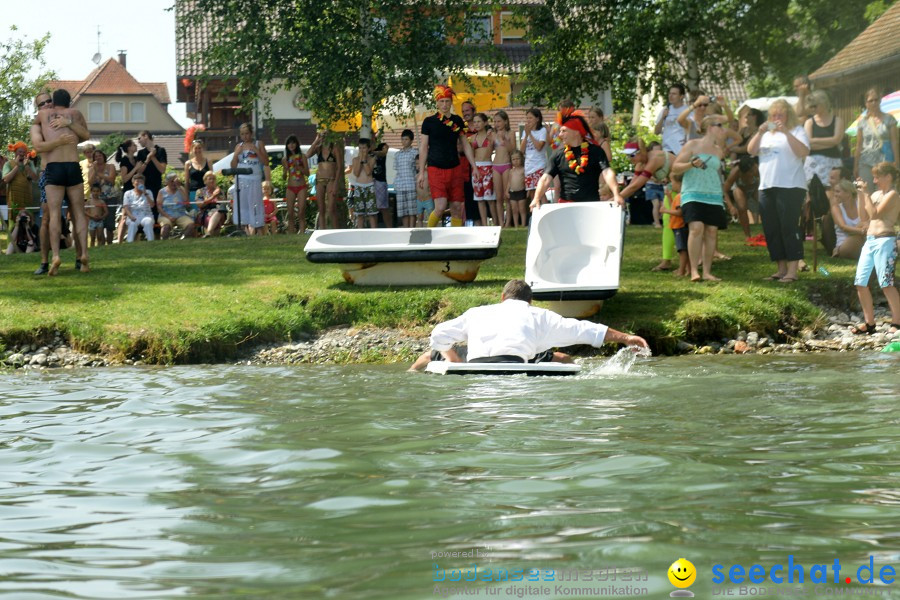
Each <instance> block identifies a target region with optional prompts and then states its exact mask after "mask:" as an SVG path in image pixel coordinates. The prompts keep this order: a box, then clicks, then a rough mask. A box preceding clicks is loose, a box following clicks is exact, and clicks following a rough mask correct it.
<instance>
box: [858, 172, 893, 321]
mask: <svg viewBox="0 0 900 600" xmlns="http://www.w3.org/2000/svg"><path fill="white" fill-rule="evenodd" d="M872 176H873V178H874V179H875V186H876V187H877V188H878V189H877V190H876V191H875V192H874V193H873V194H871V195H869V194H868V193H867V190H868V188H867V184H866V182H865V181H863V180H862V179H857V180H856V189H857V190H858V193H857V199H858V202H859V205H860V208H861V209H862V210H860V218H861V219H862V218H865V217H866V216H868V218H869V227H868V229H867V230H866V242H865V244H864V245H863V249H862V253H861V254H860V256H859V263H858V264H857V265H856V277H855V278H854V281H853V283H854V284H855V285H856V293H857V296H858V297H859V304H860V306H861V307H862V313H863V317H864V318H865V321H864V322H863V323H862V324H860V325H857V326H856V327H851V328H850V331H851V332H852V333H864V334H870V333H873V332H874V330H875V307H874V304H873V301H872V292H870V291H869V278H870V277H871V275H872V271H875V274H876V276H877V278H878V286H879V287H880V288H881V291H882V292H884V297H885V298H886V299H887V301H888V306H889V307H890V309H891V326H890V328H889V329H888V333H889V334H891V335H893V334H895V333H897V332H898V331H900V292H898V291H897V288H896V287H895V286H894V264H895V263H896V262H897V246H896V244H897V233H896V232H895V230H894V228H895V227H896V226H897V222H898V220H900V196H898V195H897V190H896V189H895V187H896V185H897V179H898V178H900V171H898V170H897V167H895V166H894V164H893V163H889V162H883V163H880V164H878V165H875V166H874V167H873V168H872ZM863 213H865V214H863Z"/></svg>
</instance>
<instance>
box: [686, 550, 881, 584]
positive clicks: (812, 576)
mask: <svg viewBox="0 0 900 600" xmlns="http://www.w3.org/2000/svg"><path fill="white" fill-rule="evenodd" d="M673 566H674V565H673ZM712 573H713V578H712V582H713V583H729V584H748V583H756V584H759V583H769V582H771V583H805V582H807V581H808V582H809V583H837V584H841V583H844V584H847V583H854V582H855V583H874V582H875V580H876V579H878V580H879V581H880V582H881V583H882V584H885V585H889V584H891V583H894V578H895V575H896V574H897V573H896V571H895V569H894V567H892V566H891V565H884V566H882V567H880V568H878V569H877V570H876V567H875V560H874V558H873V557H871V556H870V557H869V562H868V563H866V564H863V565H859V566H856V565H852V566H851V565H848V567H847V569H846V570H844V573H843V574H842V573H841V561H840V559H837V558H836V559H834V563H833V564H831V565H827V564H822V565H812V566H811V567H809V569H807V568H806V566H805V565H803V564H802V563H798V562H794V555H793V554H791V555H790V556H788V560H787V565H782V564H777V565H772V566H771V567H769V568H768V569H766V567H764V566H762V565H750V566H748V567H745V566H744V565H738V564H734V565H730V566H724V565H713V568H712ZM853 575H855V577H854V576H853ZM670 580H671V576H670Z"/></svg>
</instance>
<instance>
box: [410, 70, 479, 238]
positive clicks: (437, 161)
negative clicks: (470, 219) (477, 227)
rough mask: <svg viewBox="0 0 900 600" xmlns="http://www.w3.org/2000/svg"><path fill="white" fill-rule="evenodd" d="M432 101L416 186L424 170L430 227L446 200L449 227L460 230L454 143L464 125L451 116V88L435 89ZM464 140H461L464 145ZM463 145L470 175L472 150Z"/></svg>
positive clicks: (422, 183) (459, 189)
mask: <svg viewBox="0 0 900 600" xmlns="http://www.w3.org/2000/svg"><path fill="white" fill-rule="evenodd" d="M434 99H435V102H436V103H437V108H438V112H436V113H435V114H433V115H431V116H430V117H426V118H425V120H424V121H422V135H421V137H420V142H419V143H420V145H419V176H418V185H419V187H420V188H424V187H425V171H426V167H427V171H428V185H429V187H430V188H431V198H432V200H434V212H432V213H431V215H429V217H428V226H429V227H435V226H437V224H438V222H439V221H440V220H441V216H442V215H443V214H444V210H445V209H446V208H447V202H448V201H449V203H450V224H451V225H452V226H454V227H461V226H462V224H463V213H464V207H465V200H466V198H465V194H464V193H463V182H462V179H460V178H459V177H458V176H457V171H458V169H457V167H458V166H459V164H460V163H459V154H458V153H457V142H458V141H459V139H460V136H465V134H466V124H465V122H464V121H463V120H462V118H460V117H459V116H457V115H453V114H450V111H451V110H452V109H453V90H452V89H451V88H449V87H448V86H446V85H439V86H437V87H436V88H435V89H434ZM465 141H466V140H465V139H463V142H465ZM462 146H463V150H464V152H465V155H466V159H468V161H469V164H470V165H471V166H472V170H473V172H477V169H475V156H474V155H473V154H472V147H471V146H470V145H469V144H468V143H463V144H462Z"/></svg>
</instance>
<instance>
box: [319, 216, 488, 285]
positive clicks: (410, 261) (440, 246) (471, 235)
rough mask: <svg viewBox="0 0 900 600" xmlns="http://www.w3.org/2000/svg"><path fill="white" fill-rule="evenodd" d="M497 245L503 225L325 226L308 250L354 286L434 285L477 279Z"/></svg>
mask: <svg viewBox="0 0 900 600" xmlns="http://www.w3.org/2000/svg"><path fill="white" fill-rule="evenodd" d="M499 246H500V228H499V227H447V228H443V227H435V228H395V229H326V230H321V231H316V232H314V233H313V234H312V236H311V237H310V238H309V241H308V242H307V243H306V247H305V248H304V252H306V258H307V260H309V261H310V262H314V263H336V264H339V265H340V268H341V271H342V272H343V275H344V279H345V280H346V281H347V282H349V283H354V284H356V285H435V284H447V283H467V282H469V281H473V280H474V279H475V277H476V276H477V275H478V269H479V268H480V266H481V262H482V261H483V260H486V259H488V258H493V257H494V256H497V249H498V247H499Z"/></svg>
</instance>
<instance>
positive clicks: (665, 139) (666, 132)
mask: <svg viewBox="0 0 900 600" xmlns="http://www.w3.org/2000/svg"><path fill="white" fill-rule="evenodd" d="M684 94H685V89H684V86H683V85H681V84H680V83H674V84H672V85H671V86H670V87H669V104H668V105H667V106H666V107H665V108H664V109H662V110H661V111H660V113H659V116H658V117H657V118H656V128H655V129H654V130H653V131H654V133H656V135H659V134H660V133H661V134H662V147H663V150H665V151H666V152H671V153H672V154H674V155H675V156H678V153H679V152H681V147H682V146H684V142H685V141H686V139H687V134H686V133H685V131H684V127H682V126H681V125H679V124H678V116H679V115H680V114H681V113H683V112H684V111H686V110H687V109H688V105H687V104H685V102H684Z"/></svg>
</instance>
